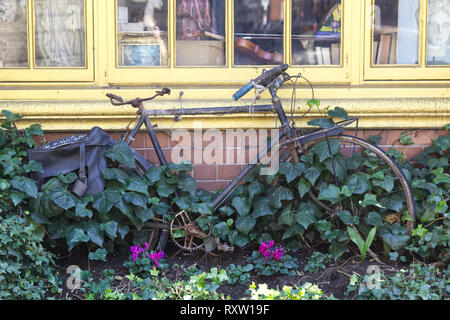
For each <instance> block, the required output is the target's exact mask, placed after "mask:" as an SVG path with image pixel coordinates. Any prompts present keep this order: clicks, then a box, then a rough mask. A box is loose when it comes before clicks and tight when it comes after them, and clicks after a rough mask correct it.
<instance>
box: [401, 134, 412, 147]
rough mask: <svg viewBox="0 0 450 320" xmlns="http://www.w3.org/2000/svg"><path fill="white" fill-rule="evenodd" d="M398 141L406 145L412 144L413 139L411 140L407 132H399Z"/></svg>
mask: <svg viewBox="0 0 450 320" xmlns="http://www.w3.org/2000/svg"><path fill="white" fill-rule="evenodd" d="M400 143H401V144H403V145H405V146H407V145H411V144H414V141H413V140H412V138H411V136H409V135H408V133H407V132H402V133H401V134H400Z"/></svg>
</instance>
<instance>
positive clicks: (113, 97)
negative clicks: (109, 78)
mask: <svg viewBox="0 0 450 320" xmlns="http://www.w3.org/2000/svg"><path fill="white" fill-rule="evenodd" d="M106 96H107V97H108V98H110V99H114V100H117V101H119V102H123V99H122V97H119V96H116V95H115V94H112V93H107V94H106Z"/></svg>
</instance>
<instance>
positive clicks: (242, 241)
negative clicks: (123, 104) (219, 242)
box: [228, 230, 249, 248]
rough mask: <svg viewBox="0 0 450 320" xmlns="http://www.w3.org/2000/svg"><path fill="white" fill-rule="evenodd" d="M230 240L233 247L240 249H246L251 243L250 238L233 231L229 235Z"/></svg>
mask: <svg viewBox="0 0 450 320" xmlns="http://www.w3.org/2000/svg"><path fill="white" fill-rule="evenodd" d="M228 240H229V241H230V243H231V244H232V245H235V246H238V247H241V248H242V247H244V246H246V245H247V244H248V243H249V241H248V238H247V237H246V236H245V235H243V234H242V233H240V232H238V231H237V230H231V231H230V233H229V234H228Z"/></svg>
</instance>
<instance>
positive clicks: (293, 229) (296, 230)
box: [282, 223, 305, 240]
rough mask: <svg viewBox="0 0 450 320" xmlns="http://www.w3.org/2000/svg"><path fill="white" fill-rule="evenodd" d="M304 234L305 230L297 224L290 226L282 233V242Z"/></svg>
mask: <svg viewBox="0 0 450 320" xmlns="http://www.w3.org/2000/svg"><path fill="white" fill-rule="evenodd" d="M304 232H305V229H304V228H303V227H302V226H301V225H299V224H298V223H295V224H293V225H292V226H290V227H289V228H288V229H287V230H286V231H285V232H284V233H283V237H282V239H283V240H286V239H289V238H291V237H294V236H297V235H298V236H301V235H303V233H304Z"/></svg>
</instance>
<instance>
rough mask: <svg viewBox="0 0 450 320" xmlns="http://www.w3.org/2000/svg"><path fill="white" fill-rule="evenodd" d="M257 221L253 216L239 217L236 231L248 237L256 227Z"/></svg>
mask: <svg viewBox="0 0 450 320" xmlns="http://www.w3.org/2000/svg"><path fill="white" fill-rule="evenodd" d="M255 224H256V219H255V218H253V217H252V216H251V215H247V216H241V217H238V218H237V219H236V221H235V225H236V229H237V230H239V232H241V233H242V234H243V235H247V234H248V233H249V232H250V231H251V230H252V229H253V227H254V226H255Z"/></svg>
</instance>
